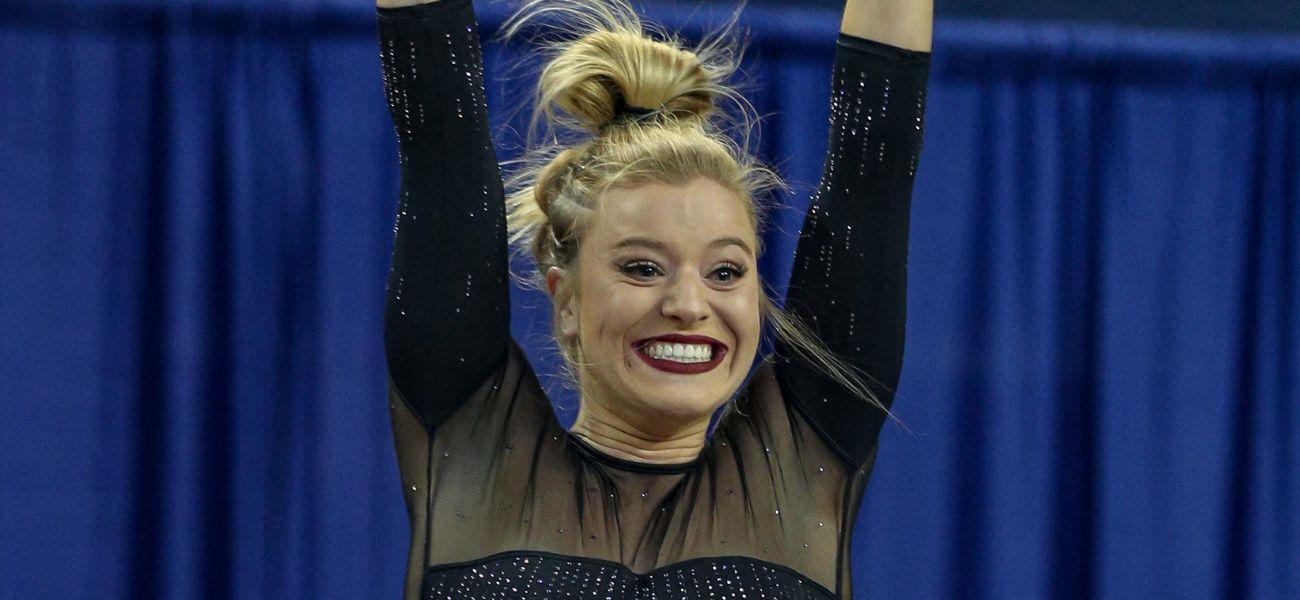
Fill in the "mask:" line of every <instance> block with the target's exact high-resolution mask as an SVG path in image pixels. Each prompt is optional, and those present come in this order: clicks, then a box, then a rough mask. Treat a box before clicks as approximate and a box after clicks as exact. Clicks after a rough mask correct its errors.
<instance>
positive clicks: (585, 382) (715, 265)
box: [547, 178, 760, 463]
mask: <svg viewBox="0 0 1300 600" xmlns="http://www.w3.org/2000/svg"><path fill="white" fill-rule="evenodd" d="M746 202H747V200H745V199H742V198H740V197H739V196H737V195H736V194H735V193H734V192H732V191H731V190H729V189H727V188H725V187H723V186H722V185H720V184H718V183H716V182H713V181H711V180H708V179H703V178H700V179H695V180H693V181H691V182H689V183H687V184H686V185H671V184H664V183H649V184H643V185H640V186H636V187H622V188H614V189H611V190H609V191H608V192H606V193H605V194H604V195H602V197H601V198H599V199H598V201H597V206H598V207H599V208H598V210H597V212H596V213H595V215H594V217H593V219H592V221H591V222H590V223H589V225H588V228H587V230H586V233H585V235H584V237H583V239H582V241H581V246H580V247H579V251H578V260H577V264H576V265H574V266H571V267H570V269H569V270H566V269H561V268H558V267H552V268H551V269H550V270H549V271H548V272H547V287H548V289H549V290H550V292H551V295H552V300H553V304H554V306H555V309H556V319H557V322H558V323H559V328H558V329H559V332H560V335H562V336H564V337H565V338H568V339H574V338H576V339H577V340H578V342H579V344H580V347H581V348H582V349H583V355H584V357H585V359H586V364H583V365H580V366H579V381H580V382H581V404H580V409H579V412H578V417H577V419H576V421H575V422H574V425H573V428H572V429H571V433H573V434H574V435H578V436H580V437H582V438H583V439H584V440H585V441H587V442H588V443H589V444H591V445H592V446H594V447H596V448H597V449H599V450H601V451H603V452H605V453H607V454H609V455H612V456H616V457H620V458H625V459H628V460H635V461H642V462H657V463H674V462H684V461H689V460H691V459H693V458H695V457H696V456H697V455H698V454H699V451H700V449H701V448H703V446H704V440H705V434H706V432H707V429H708V425H709V418H710V416H711V415H712V414H713V412H714V411H715V410H716V409H717V408H718V407H719V406H721V405H722V404H723V403H724V402H726V401H727V400H728V399H730V398H731V396H732V395H733V394H734V393H735V392H736V390H737V389H739V387H740V383H741V382H742V381H743V380H744V378H745V375H746V374H748V372H749V367H750V366H751V365H752V364H753V360H754V356H755V354H756V353H757V350H758V338H759V322H760V316H759V302H760V296H759V279H758V273H757V270H756V268H755V267H756V266H757V257H756V256H755V248H757V239H756V236H755V233H754V227H753V225H752V224H751V223H750V220H749V213H748V208H747V205H746ZM629 238H643V239H646V240H650V241H652V242H656V243H658V244H660V245H661V247H658V248H655V247H650V246H647V245H641V244H637V245H630V246H623V247H620V242H623V241H625V240H628V239H629ZM728 238H730V239H732V240H734V242H726V241H725V240H727V239H728ZM735 242H738V243H735ZM670 333H680V334H686V335H704V336H708V337H710V338H713V339H715V340H717V341H718V342H721V343H722V344H724V345H726V347H727V348H728V351H727V352H726V354H725V355H724V356H723V357H722V362H721V363H720V364H719V365H718V366H717V367H715V368H714V369H712V370H710V371H708V372H705V373H698V374H678V373H669V372H665V371H661V370H658V369H655V368H653V367H651V366H650V365H648V364H646V363H645V362H644V361H642V360H641V359H640V358H638V357H637V356H636V355H635V350H634V348H633V343H634V342H637V341H640V340H644V339H646V338H653V337H657V336H661V335H665V334H670Z"/></svg>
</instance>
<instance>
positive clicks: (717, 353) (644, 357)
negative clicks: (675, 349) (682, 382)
mask: <svg viewBox="0 0 1300 600" xmlns="http://www.w3.org/2000/svg"><path fill="white" fill-rule="evenodd" d="M653 342H669V343H675V344H708V345H709V346H711V347H712V348H713V358H712V359H711V360H709V362H702V363H678V362H672V361H670V360H656V359H653V358H650V355H648V354H646V353H645V352H642V349H643V348H645V347H646V346H647V345H649V344H651V343H653ZM632 349H633V350H634V351H635V352H636V356H637V358H640V359H641V361H642V362H644V363H645V364H647V365H650V366H651V367H652V368H654V369H657V370H660V371H665V372H668V373H676V374H679V375H697V374H699V373H706V372H708V371H712V370H713V369H714V368H715V367H717V366H718V365H720V364H722V358H723V357H724V356H726V354H727V345H726V344H724V343H722V342H719V341H718V340H715V339H713V338H711V337H708V336H704V335H684V334H680V333H670V334H668V335H661V336H657V337H652V338H646V339H643V340H639V341H637V342H633V344H632Z"/></svg>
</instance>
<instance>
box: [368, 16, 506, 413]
mask: <svg viewBox="0 0 1300 600" xmlns="http://www.w3.org/2000/svg"><path fill="white" fill-rule="evenodd" d="M377 11H378V17H379V44H380V46H379V50H380V59H381V61H382V63H383V81H384V90H385V93H386V96H387V99H388V108H389V112H390V114H391V116H392V119H393V126H394V130H395V131H396V133H397V140H398V161H399V162H400V165H401V178H402V179H401V191H400V197H399V198H398V209H397V220H396V224H395V225H394V232H395V241H394V247H393V261H392V271H391V272H390V274H389V277H388V301H387V306H386V307H385V313H384V340H385V349H386V354H387V358H388V369H389V375H390V382H391V386H392V387H393V388H394V390H395V391H396V392H397V395H399V396H400V397H401V398H402V399H403V400H404V401H405V402H406V403H407V404H408V405H409V406H410V407H411V410H412V411H413V412H414V413H415V414H416V415H417V416H418V417H419V419H420V421H421V423H422V424H423V425H424V427H425V428H426V429H427V430H430V431H432V430H433V429H434V428H435V427H436V426H437V425H438V424H439V423H441V422H442V421H443V420H444V419H446V418H447V416H448V415H450V414H451V413H452V412H454V411H455V410H456V409H457V408H458V407H459V406H460V405H461V404H462V403H463V402H464V400H465V399H467V398H469V397H470V396H471V395H472V393H473V392H474V391H475V390H476V389H477V388H478V387H479V386H480V385H481V384H482V383H483V382H484V381H486V380H487V379H488V377H489V376H490V375H491V373H492V372H493V371H494V370H495V369H496V368H498V367H499V366H500V365H501V363H502V361H503V360H504V359H505V356H506V350H507V347H508V344H509V343H510V338H509V336H510V327H509V324H510V314H509V285H508V280H507V256H506V250H507V247H506V239H505V236H506V233H505V214H504V199H503V190H502V182H501V173H500V169H499V168H498V166H497V160H496V154H495V151H494V150H493V147H492V140H491V135H490V133H489V129H488V120H487V107H486V102H485V99H484V92H483V67H482V56H481V52H480V48H479V40H478V34H477V26H476V24H475V19H474V11H473V5H472V4H471V2H470V0H441V1H439V2H434V3H432V4H422V5H416V6H409V7H403V8H396V9H386V8H379V9H377Z"/></svg>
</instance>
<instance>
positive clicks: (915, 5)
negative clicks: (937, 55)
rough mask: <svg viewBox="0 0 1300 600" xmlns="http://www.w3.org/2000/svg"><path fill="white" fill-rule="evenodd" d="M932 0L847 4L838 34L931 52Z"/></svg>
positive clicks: (866, 0) (870, 0)
mask: <svg viewBox="0 0 1300 600" xmlns="http://www.w3.org/2000/svg"><path fill="white" fill-rule="evenodd" d="M933 30H934V0H848V2H847V3H846V4H845V6H844V20H843V22H841V24H840V32H842V33H846V34H848V35H851V36H854V37H860V38H864V39H868V40H873V41H877V42H882V43H885V44H889V45H891V46H898V47H899V48H906V49H908V50H919V51H922V52H929V51H930V38H931V34H932V31H933Z"/></svg>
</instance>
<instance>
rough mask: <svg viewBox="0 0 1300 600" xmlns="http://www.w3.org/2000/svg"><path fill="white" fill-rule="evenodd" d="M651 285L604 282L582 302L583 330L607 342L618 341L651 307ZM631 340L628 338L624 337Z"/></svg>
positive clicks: (621, 339) (619, 342) (653, 301)
mask: <svg viewBox="0 0 1300 600" xmlns="http://www.w3.org/2000/svg"><path fill="white" fill-rule="evenodd" d="M653 294H654V293H653V291H652V290H651V289H650V288H639V287H636V286H629V285H622V284H617V283H616V284H606V285H604V286H603V287H602V288H601V289H600V291H599V293H597V294H594V296H595V297H594V298H593V299H592V302H589V303H587V304H584V305H583V318H582V326H583V329H584V331H583V333H584V334H590V337H592V338H598V339H600V340H604V341H606V343H611V344H614V343H618V344H621V343H622V342H623V341H624V340H623V338H624V337H626V336H627V335H628V330H629V329H630V328H632V327H633V326H634V325H635V324H636V323H637V322H638V321H641V320H642V319H644V318H645V315H646V312H647V311H649V310H653V308H654V306H655V299H654V297H653ZM627 341H631V340H627Z"/></svg>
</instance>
